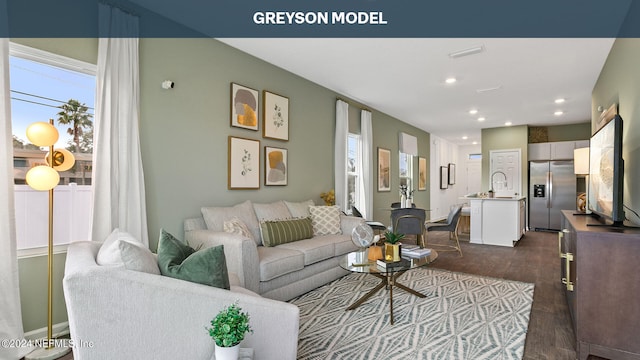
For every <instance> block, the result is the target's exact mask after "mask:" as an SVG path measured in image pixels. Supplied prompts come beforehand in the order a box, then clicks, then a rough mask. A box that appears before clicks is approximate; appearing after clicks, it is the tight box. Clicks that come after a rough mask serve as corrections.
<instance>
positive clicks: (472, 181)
mask: <svg viewBox="0 0 640 360" xmlns="http://www.w3.org/2000/svg"><path fill="white" fill-rule="evenodd" d="M481 179H482V162H481V161H480V160H469V161H467V189H466V193H465V195H466V194H473V193H479V192H480V191H481V189H482V181H481Z"/></svg>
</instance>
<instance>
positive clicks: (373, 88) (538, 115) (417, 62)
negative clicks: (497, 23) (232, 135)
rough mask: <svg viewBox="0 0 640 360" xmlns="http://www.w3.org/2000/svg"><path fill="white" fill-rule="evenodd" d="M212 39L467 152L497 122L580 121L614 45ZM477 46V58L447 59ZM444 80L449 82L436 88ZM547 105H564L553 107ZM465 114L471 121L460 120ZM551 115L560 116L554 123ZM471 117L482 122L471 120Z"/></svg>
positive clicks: (588, 41) (609, 42) (603, 41)
mask: <svg viewBox="0 0 640 360" xmlns="http://www.w3.org/2000/svg"><path fill="white" fill-rule="evenodd" d="M218 40H220V41H222V42H224V43H226V44H228V45H230V46H232V47H235V48H237V49H240V50H242V51H244V52H246V53H249V54H251V55H254V56H256V57H259V58H261V59H263V60H265V61H267V62H269V63H271V64H274V65H276V66H278V67H281V68H283V69H285V70H288V71H290V72H292V73H294V74H297V75H299V76H301V77H303V78H305V79H308V80H310V81H312V82H314V83H317V84H319V85H322V86H324V87H326V88H329V89H331V90H333V91H335V92H337V93H339V94H342V95H344V96H346V97H349V98H351V99H353V100H356V101H358V102H360V103H362V104H364V105H366V106H367V107H370V108H373V109H376V110H379V111H381V112H383V113H386V114H388V115H390V116H393V117H395V118H397V119H400V120H402V121H404V122H407V123H409V124H412V125H414V126H416V127H417V128H420V129H423V130H425V131H427V132H429V133H432V134H434V135H437V136H439V137H442V138H444V139H447V140H449V141H451V142H453V143H456V144H460V145H467V144H468V145H470V144H472V142H473V141H476V142H478V143H480V129H482V128H493V127H500V126H505V122H507V121H510V122H511V123H512V124H513V125H514V126H515V125H538V126H545V125H559V124H572V123H579V122H585V121H590V119H591V91H592V89H593V87H594V85H595V82H596V80H597V79H598V76H599V74H600V71H601V70H602V67H603V65H604V62H605V60H606V58H607V55H608V54H609V51H610V49H611V46H612V45H613V41H614V40H615V39H553V38H551V39H548V38H546V39H519V38H506V39H496V38H491V39H479V38H470V39H462V38H453V39H431V38H429V39H424V38H412V39H397V38H391V39H386V38H385V39H366V38H365V39H344V38H332V39H306V38H305V39H296V38H286V39H270V38H267V39H265V38H260V39H248V38H238V39H235V38H234V39H230V38H225V39H218ZM478 45H481V46H483V47H484V51H483V52H481V53H478V54H473V55H468V56H465V57H459V58H450V57H449V54H450V53H452V52H455V51H459V50H463V49H468V48H471V47H474V46H478ZM448 77H455V78H456V79H457V82H456V83H454V84H446V83H445V79H446V78H448ZM495 87H499V89H497V90H493V91H488V92H484V93H480V92H478V90H481V89H488V88H495ZM557 98H565V99H566V102H565V103H563V104H559V105H557V104H555V103H554V100H555V99H557ZM472 108H475V109H478V114H477V115H470V114H469V110H470V109H472ZM557 110H561V111H563V112H564V114H563V115H561V116H555V115H554V112H555V111H557ZM480 116H482V117H485V118H486V120H485V121H484V122H479V121H478V120H477V118H478V117H480ZM463 136H467V137H468V139H466V140H464V139H463V138H462V137H463Z"/></svg>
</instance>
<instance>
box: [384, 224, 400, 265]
mask: <svg viewBox="0 0 640 360" xmlns="http://www.w3.org/2000/svg"><path fill="white" fill-rule="evenodd" d="M403 238H404V234H400V233H396V232H393V231H387V232H385V233H384V259H385V261H400V240H402V239H403Z"/></svg>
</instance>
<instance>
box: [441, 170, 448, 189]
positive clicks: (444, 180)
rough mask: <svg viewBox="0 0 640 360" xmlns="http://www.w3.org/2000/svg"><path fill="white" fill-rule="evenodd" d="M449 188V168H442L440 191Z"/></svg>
mask: <svg viewBox="0 0 640 360" xmlns="http://www.w3.org/2000/svg"><path fill="white" fill-rule="evenodd" d="M447 187H449V167H447V166H440V189H442V190H444V189H446V188H447Z"/></svg>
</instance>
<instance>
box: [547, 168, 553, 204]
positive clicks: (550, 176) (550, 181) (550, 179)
mask: <svg viewBox="0 0 640 360" xmlns="http://www.w3.org/2000/svg"><path fill="white" fill-rule="evenodd" d="M547 184H548V185H549V197H548V198H547V207H548V208H549V209H551V207H552V206H553V173H552V172H551V171H549V172H548V173H547Z"/></svg>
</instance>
